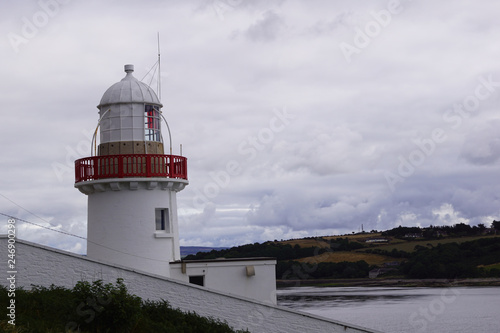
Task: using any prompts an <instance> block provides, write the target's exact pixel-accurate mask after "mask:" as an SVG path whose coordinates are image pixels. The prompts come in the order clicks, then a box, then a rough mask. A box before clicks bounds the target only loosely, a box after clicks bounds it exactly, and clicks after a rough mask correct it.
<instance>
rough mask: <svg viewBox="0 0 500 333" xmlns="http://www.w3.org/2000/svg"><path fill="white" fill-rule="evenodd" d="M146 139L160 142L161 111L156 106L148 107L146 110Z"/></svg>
mask: <svg viewBox="0 0 500 333" xmlns="http://www.w3.org/2000/svg"><path fill="white" fill-rule="evenodd" d="M144 112H145V113H144V120H145V122H144V128H145V134H144V137H145V139H146V140H147V141H158V142H159V141H161V140H160V109H159V107H158V106H156V105H146V106H145V108H144Z"/></svg>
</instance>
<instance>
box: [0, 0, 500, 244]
mask: <svg viewBox="0 0 500 333" xmlns="http://www.w3.org/2000/svg"><path fill="white" fill-rule="evenodd" d="M217 3H218V4H219V5H220V2H214V1H202V2H188V1H185V2H172V1H167V2H159V1H156V0H151V1H148V3H147V4H148V5H146V6H145V5H144V4H142V3H135V2H133V1H127V2H125V3H123V4H122V3H121V2H120V5H119V6H117V4H118V2H111V3H106V4H104V3H102V2H99V1H87V2H85V3H82V2H76V1H72V2H69V3H68V4H66V5H64V6H62V5H61V7H60V10H59V12H58V13H57V15H54V16H53V17H51V18H50V20H49V21H48V22H47V23H46V24H45V25H42V24H39V25H40V26H38V27H36V28H37V29H38V32H37V34H36V36H29V38H28V37H26V43H22V44H20V45H19V50H18V52H16V51H15V50H14V48H13V47H12V45H11V43H10V42H9V39H8V38H3V39H2V40H0V49H1V50H2V55H3V56H2V61H3V64H4V66H2V67H1V68H0V74H1V75H2V77H3V78H5V80H3V81H2V82H1V83H0V98H1V99H2V102H3V107H2V111H0V112H1V121H0V139H1V142H2V143H3V146H2V147H3V148H2V149H3V150H2V156H3V157H2V159H0V168H1V170H2V174H1V175H0V193H2V194H4V195H5V196H6V197H7V198H9V199H10V200H12V201H14V202H15V203H17V204H18V205H19V206H21V207H22V208H21V207H19V206H17V205H15V204H13V203H12V202H11V201H9V200H6V199H4V198H0V212H4V213H7V214H11V215H14V216H18V217H19V218H23V219H26V220H28V221H32V222H36V223H41V224H43V225H47V226H50V224H46V222H44V221H43V220H41V219H39V218H37V217H36V216H34V215H32V214H30V213H29V212H33V213H35V214H36V215H38V216H40V217H42V218H43V219H44V220H47V221H49V222H50V223H51V224H53V225H54V226H55V227H57V228H58V229H59V230H67V231H70V232H72V233H75V234H77V235H80V236H85V233H86V232H85V230H86V215H87V211H86V199H87V198H86V197H85V196H84V195H83V194H81V193H79V192H78V191H77V190H76V189H75V188H74V187H73V182H74V175H73V161H74V160H75V159H77V158H80V157H85V156H88V155H89V154H90V144H89V138H88V133H90V132H92V131H93V130H94V129H95V126H96V123H97V117H98V115H97V109H96V105H97V104H98V103H99V100H100V98H101V96H102V94H103V93H104V91H105V90H106V89H107V88H108V87H109V86H111V85H112V84H113V83H115V82H117V81H119V80H120V79H121V78H122V77H123V65H124V64H126V63H133V64H134V65H135V68H136V74H137V75H136V76H137V77H139V78H141V77H143V76H144V75H145V74H146V73H147V69H149V68H151V66H152V65H153V64H154V63H155V62H156V60H157V49H156V48H157V32H160V39H161V57H162V72H163V75H162V78H163V80H162V87H163V90H162V101H163V104H164V108H163V112H164V115H165V116H166V117H167V119H168V122H169V125H170V128H171V130H172V134H173V141H174V144H173V148H174V153H179V151H180V148H179V146H180V144H182V145H183V154H184V155H185V156H187V157H188V170H189V171H188V175H189V180H190V185H189V186H187V187H186V189H184V190H183V191H182V192H179V193H178V206H179V210H178V211H179V228H180V237H181V239H182V243H183V244H190V245H211V246H231V245H236V244H243V243H245V242H255V241H266V240H269V239H282V238H283V239H286V238H289V237H302V236H311V235H321V234H335V233H350V232H352V231H357V230H359V228H360V226H361V224H363V225H364V228H365V230H368V229H370V230H371V229H377V230H383V229H388V228H392V227H396V226H398V225H399V224H402V225H407V226H411V225H428V224H439V223H443V224H449V223H453V221H455V220H457V221H467V222H468V223H470V224H475V223H488V220H491V219H492V218H494V219H497V220H498V219H499V215H500V210H499V207H500V202H499V201H500V199H499V196H498V194H497V193H498V189H497V187H496V186H495V182H494V181H493V180H495V179H498V176H499V175H498V163H499V162H498V161H499V156H500V144H499V137H498V135H497V132H498V131H497V128H498V116H497V114H498V102H499V101H500V94H499V90H498V87H497V83H496V82H498V81H500V76H499V74H498V73H500V70H499V65H498V61H497V59H498V58H499V57H500V51H499V50H498V48H495V46H494V43H493V44H492V43H491V41H492V40H494V38H495V36H497V35H498V34H499V33H500V31H499V28H498V25H497V24H496V21H495V20H496V18H495V15H494V13H497V12H498V10H499V6H500V5H499V4H497V3H495V2H487V3H484V4H482V5H481V6H477V4H476V3H475V2H472V1H462V2H460V3H457V2H455V1H451V0H446V1H441V2H439V3H430V2H415V1H413V2H405V3H404V10H403V11H402V12H401V13H400V14H398V15H395V16H393V17H392V19H391V22H390V24H388V25H387V26H386V27H384V28H383V29H381V30H380V33H379V34H377V35H376V36H375V35H373V36H372V37H370V41H369V45H367V46H366V47H365V48H363V49H362V50H361V52H360V53H359V54H354V55H353V57H352V61H351V63H347V62H346V59H345V58H344V56H343V54H342V52H341V50H340V48H339V45H340V44H341V43H342V42H349V43H353V40H354V38H355V36H356V32H357V31H358V30H357V29H361V30H363V29H365V27H366V24H367V23H369V22H371V21H373V20H374V18H373V15H372V12H373V11H375V12H379V11H381V10H384V9H386V7H387V3H388V2H387V1H370V2H350V1H349V2H348V1H345V2H342V1H337V2H333V1H323V0H315V1H312V2H310V3H309V2H299V1H252V2H249V1H242V2H237V1H227V2H225V1H223V3H225V4H226V5H227V6H224V7H222V8H221V7H220V6H219V7H214V4H217ZM0 7H1V8H0V9H2V11H0V12H2V13H9V15H8V16H9V17H8V18H6V19H5V20H1V22H0V26H1V28H2V29H1V30H2V31H4V37H7V34H8V33H9V32H12V33H16V34H20V35H22V34H23V24H25V23H24V22H25V20H24V19H23V18H24V17H26V18H27V19H28V20H32V17H33V15H34V14H35V13H37V12H38V11H40V10H41V8H40V6H39V5H38V3H37V2H22V3H21V2H16V3H14V2H12V3H11V2H5V3H2V4H1V5H0ZM216 9H218V10H216ZM490 76H491V78H492V80H493V81H494V83H493V88H492V91H491V94H490V95H489V96H488V98H486V99H483V100H481V101H480V103H479V105H478V106H477V108H475V109H474V111H473V112H469V114H467V115H465V114H460V113H458V112H457V111H455V110H454V105H455V104H457V103H464V101H466V99H467V98H468V96H475V95H474V94H475V90H476V89H477V87H478V84H480V78H481V77H482V78H488V77H490ZM153 85H154V81H153ZM483 92H484V91H483ZM282 109H286V110H287V112H289V113H290V114H292V115H293V116H294V119H291V120H290V122H289V123H288V124H286V126H284V127H283V128H281V127H280V128H281V129H280V130H279V131H271V132H269V131H268V130H269V129H271V128H272V126H273V123H271V122H272V121H273V120H272V119H273V117H276V113H275V111H276V110H282ZM274 125H277V124H276V123H274ZM436 128H440V129H442V130H443V133H444V135H445V136H446V140H444V141H443V142H440V143H436V144H435V147H434V149H433V150H432V153H429V154H425V158H424V159H423V160H422V162H421V163H418V164H419V165H416V166H415V167H414V170H413V172H412V173H411V175H408V176H405V177H402V179H401V181H400V182H398V183H397V184H396V185H395V188H394V191H392V190H391V188H390V186H389V185H388V183H387V180H386V178H385V177H384V175H385V173H386V172H388V171H390V172H393V173H394V174H395V175H399V173H398V167H399V166H400V163H401V158H404V159H406V160H409V159H410V156H416V155H415V154H419V153H418V151H419V150H421V148H420V147H419V146H418V145H417V144H416V143H415V141H416V140H427V139H429V138H431V137H432V133H433V131H434V130H435V129H436ZM259 135H260V139H259ZM266 135H267V136H266ZM252 140H253V141H252ZM255 140H257V141H255ZM252 142H253V143H252ZM245 149H246V150H245ZM242 150H243V153H242ZM245 151H246V153H245ZM415 152H417V153H415ZM412 153H413V154H414V155H411V154H412ZM231 161H236V162H238V163H239V165H240V167H241V168H240V169H239V171H238V172H235V173H233V174H231V175H230V177H229V178H227V181H226V180H225V179H226V178H224V177H223V173H224V172H227V165H228V163H229V162H231ZM217 177H219V178H217ZM220 177H223V178H220ZM217 179H218V180H219V182H222V185H217V182H216V180H217ZM221 179H222V180H224V181H222V180H221ZM213 184H215V185H216V186H218V188H217V189H216V192H217V193H216V194H215V195H210V196H206V198H205V199H206V200H200V201H199V203H198V204H197V205H196V204H194V203H193V202H194V201H196V199H197V198H199V197H200V193H202V194H203V192H204V191H205V189H206V188H210V186H212V189H214V188H215V187H213ZM28 211H29V212H28ZM490 222H491V221H490ZM0 225H1V223H0ZM0 228H1V226H0ZM0 230H1V229H0ZM20 230H21V231H22V237H23V238H24V239H27V240H33V241H36V242H41V243H43V244H50V245H52V246H56V247H60V248H65V249H71V250H73V251H82V252H84V251H85V246H84V242H82V240H80V239H77V238H74V237H70V236H64V235H62V234H59V233H54V232H51V231H48V230H40V229H37V228H35V227H31V226H30V227H26V228H24V227H22V228H21V229H20Z"/></svg>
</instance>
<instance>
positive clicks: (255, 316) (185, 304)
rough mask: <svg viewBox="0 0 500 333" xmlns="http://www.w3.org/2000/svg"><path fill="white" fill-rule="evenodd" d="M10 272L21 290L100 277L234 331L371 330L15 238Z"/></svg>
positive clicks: (3, 272) (1, 265)
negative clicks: (224, 323)
mask: <svg viewBox="0 0 500 333" xmlns="http://www.w3.org/2000/svg"><path fill="white" fill-rule="evenodd" d="M0 249H1V251H0V253H2V254H3V255H4V256H5V258H3V259H1V260H0V281H1V282H0V283H1V284H3V285H5V286H6V285H7V277H8V276H7V271H8V269H7V266H6V265H7V237H6V236H0ZM16 269H17V273H16V274H15V275H16V285H17V286H18V287H20V286H24V287H26V288H29V287H30V285H31V284H35V285H43V286H49V285H51V284H55V285H57V286H64V287H68V288H72V287H73V286H74V285H75V283H76V282H77V281H80V280H87V281H92V280H97V279H102V280H103V281H104V282H106V283H107V282H115V281H116V279H117V278H123V279H124V281H125V284H126V285H127V287H128V289H129V291H130V292H131V293H133V294H135V295H137V296H140V297H141V298H143V299H151V300H155V299H165V300H168V301H169V302H170V304H171V305H172V306H173V307H174V308H179V309H181V310H184V311H194V312H196V313H198V314H199V315H202V316H211V317H215V318H220V319H221V320H225V321H227V322H228V324H229V325H231V326H233V327H234V328H236V329H245V328H248V329H249V331H250V332H262V333H268V332H273V333H280V332H283V333H292V332H300V333H303V332H344V333H345V332H375V331H373V330H368V329H363V328H360V327H356V326H353V325H349V324H343V323H338V322H333V321H330V320H327V319H323V318H321V317H317V316H313V315H309V314H304V313H301V312H297V311H292V310H288V309H282V308H279V307H276V306H273V305H270V304H266V303H263V302H255V301H251V300H248V299H245V298H239V297H235V296H229V295H224V294H222V293H220V292H216V291H210V290H207V289H206V288H202V287H197V286H194V285H190V284H186V283H183V282H180V281H176V280H173V279H168V278H162V277H159V276H155V275H151V274H147V273H141V272H135V271H133V270H130V269H127V268H122V267H119V266H113V265H107V264H103V263H100V262H98V261H95V260H91V259H88V258H86V257H82V256H79V255H75V254H71V253H68V252H64V251H59V250H55V249H52V248H48V247H45V246H41V245H37V244H33V243H29V242H26V241H21V240H17V242H16Z"/></svg>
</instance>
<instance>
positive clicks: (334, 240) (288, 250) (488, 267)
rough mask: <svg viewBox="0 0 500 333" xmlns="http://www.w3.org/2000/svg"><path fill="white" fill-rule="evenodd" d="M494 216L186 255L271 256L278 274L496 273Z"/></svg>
mask: <svg viewBox="0 0 500 333" xmlns="http://www.w3.org/2000/svg"><path fill="white" fill-rule="evenodd" d="M497 234H500V221H494V222H493V223H492V226H491V228H487V227H486V226H485V225H479V226H473V227H471V226H469V225H465V224H463V223H459V224H456V225H453V226H442V227H434V226H430V227H427V228H420V227H413V228H406V227H398V228H394V229H391V230H387V231H383V232H377V231H376V230H373V231H372V232H369V233H368V232H362V233H358V234H352V235H343V236H322V237H307V238H303V239H291V240H281V241H278V240H275V241H268V242H264V243H262V244H260V243H254V244H246V245H241V246H235V247H232V248H226V249H223V250H218V249H215V251H211V250H213V248H205V250H204V251H200V250H199V248H194V249H193V251H192V252H191V254H190V255H188V256H187V257H186V259H187V260H200V259H215V258H220V257H224V258H248V257H274V258H276V259H277V261H278V263H277V266H276V278H277V279H278V280H304V279H346V278H363V277H369V276H370V277H374V276H373V275H374V274H371V272H372V271H374V272H375V271H376V272H378V273H377V276H378V275H379V274H384V275H385V276H387V275H390V276H397V277H398V278H420V279H422V278H427V279H429V278H447V279H453V278H489V277H500V237H498V236H497Z"/></svg>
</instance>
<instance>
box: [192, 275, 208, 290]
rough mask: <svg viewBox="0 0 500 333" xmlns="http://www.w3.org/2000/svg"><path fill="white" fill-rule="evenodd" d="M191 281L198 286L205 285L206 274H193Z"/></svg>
mask: <svg viewBox="0 0 500 333" xmlns="http://www.w3.org/2000/svg"><path fill="white" fill-rule="evenodd" d="M189 283H192V284H196V285H198V286H202V287H203V286H205V276H204V275H193V276H190V277H189Z"/></svg>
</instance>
